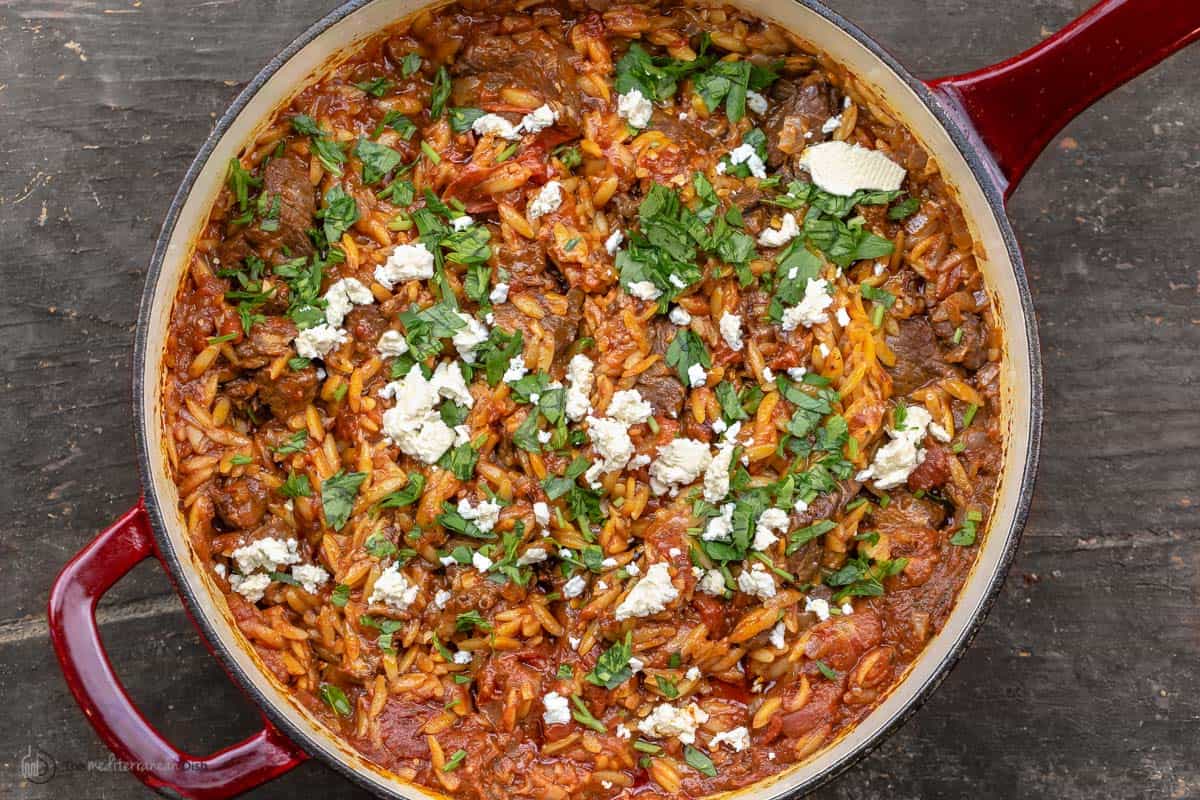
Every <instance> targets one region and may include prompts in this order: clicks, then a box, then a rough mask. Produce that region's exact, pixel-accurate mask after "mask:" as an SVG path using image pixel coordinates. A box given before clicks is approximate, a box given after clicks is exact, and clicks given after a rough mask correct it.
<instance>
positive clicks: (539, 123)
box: [521, 103, 558, 133]
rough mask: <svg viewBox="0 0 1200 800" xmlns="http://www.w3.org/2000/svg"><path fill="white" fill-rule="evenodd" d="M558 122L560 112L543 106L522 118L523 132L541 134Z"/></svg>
mask: <svg viewBox="0 0 1200 800" xmlns="http://www.w3.org/2000/svg"><path fill="white" fill-rule="evenodd" d="M556 122H558V112H557V111H555V110H554V109H553V108H551V107H550V106H548V105H546V104H544V103H543V104H542V105H540V106H538V107H537V108H535V109H534V110H533V111H530V112H529V113H528V114H526V115H525V116H524V117H522V118H521V130H522V131H524V132H525V133H541V132H542V131H544V130H545V129H546V128H549V127H550V126H551V125H553V124H554V123H556Z"/></svg>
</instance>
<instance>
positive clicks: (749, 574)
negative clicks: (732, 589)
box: [737, 561, 775, 600]
mask: <svg viewBox="0 0 1200 800" xmlns="http://www.w3.org/2000/svg"><path fill="white" fill-rule="evenodd" d="M737 585H738V588H739V589H741V590H742V591H743V592H745V593H746V594H748V595H753V596H754V597H761V598H762V599H763V600H769V599H771V598H772V597H774V596H775V578H773V577H772V576H771V573H769V572H767V568H766V567H764V566H763V565H762V564H761V563H760V562H758V561H755V562H754V566H753V567H751V568H750V569H746V568H745V567H742V572H741V574H740V575H738V579H737Z"/></svg>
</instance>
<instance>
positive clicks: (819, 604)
mask: <svg viewBox="0 0 1200 800" xmlns="http://www.w3.org/2000/svg"><path fill="white" fill-rule="evenodd" d="M804 613H805V614H816V615H817V619H819V620H821V622H824V621H825V620H827V619H829V601H828V600H823V599H821V598H820V597H806V598H804Z"/></svg>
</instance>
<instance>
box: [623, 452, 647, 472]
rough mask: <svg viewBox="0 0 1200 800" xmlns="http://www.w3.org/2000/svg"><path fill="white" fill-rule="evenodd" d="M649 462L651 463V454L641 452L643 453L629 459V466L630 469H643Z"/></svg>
mask: <svg viewBox="0 0 1200 800" xmlns="http://www.w3.org/2000/svg"><path fill="white" fill-rule="evenodd" d="M649 463H650V456H648V455H646V454H645V453H641V454H639V455H636V456H634V457H633V458H631V459H629V467H628V468H629V469H641V468H642V467H644V466H646V465H647V464H649Z"/></svg>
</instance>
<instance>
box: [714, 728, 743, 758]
mask: <svg viewBox="0 0 1200 800" xmlns="http://www.w3.org/2000/svg"><path fill="white" fill-rule="evenodd" d="M722 744H725V745H728V746H729V749H730V750H732V751H733V752H735V753H740V752H742V751H743V750H745V749H746V748H747V747H749V746H750V731H749V729H747V728H746V726H745V725H740V726H738V727H736V728H730V729H729V730H727V731H721V732H720V733H718V734H716V735H715V736H713V737H712V738H711V739H709V740H708V749H710V750H716V749H717V748H718V747H719V746H721V745H722Z"/></svg>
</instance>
